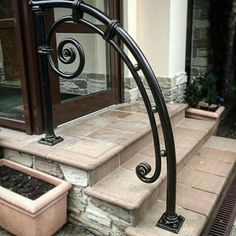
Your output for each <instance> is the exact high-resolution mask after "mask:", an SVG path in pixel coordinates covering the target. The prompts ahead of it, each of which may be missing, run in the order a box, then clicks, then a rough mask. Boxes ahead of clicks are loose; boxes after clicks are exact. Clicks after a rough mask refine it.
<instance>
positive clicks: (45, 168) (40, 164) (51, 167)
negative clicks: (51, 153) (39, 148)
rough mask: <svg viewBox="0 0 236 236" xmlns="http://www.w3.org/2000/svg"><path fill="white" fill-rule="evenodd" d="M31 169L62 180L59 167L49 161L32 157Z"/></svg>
mask: <svg viewBox="0 0 236 236" xmlns="http://www.w3.org/2000/svg"><path fill="white" fill-rule="evenodd" d="M33 167H34V169H36V170H39V171H42V172H44V173H47V174H49V175H53V176H56V177H58V178H61V179H63V178H64V176H63V173H62V171H61V169H60V166H59V165H58V163H56V162H53V161H49V160H46V159H43V158H40V157H34V163H33Z"/></svg>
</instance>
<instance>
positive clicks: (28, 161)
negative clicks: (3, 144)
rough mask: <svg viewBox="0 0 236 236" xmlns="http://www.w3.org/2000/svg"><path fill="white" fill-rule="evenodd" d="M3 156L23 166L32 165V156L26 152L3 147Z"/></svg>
mask: <svg viewBox="0 0 236 236" xmlns="http://www.w3.org/2000/svg"><path fill="white" fill-rule="evenodd" d="M3 157H4V158H6V159H9V160H11V161H14V162H17V163H19V164H21V165H24V166H28V167H32V166H33V157H32V156H31V155H28V154H26V153H22V152H18V151H15V150H11V149H4V150H3Z"/></svg>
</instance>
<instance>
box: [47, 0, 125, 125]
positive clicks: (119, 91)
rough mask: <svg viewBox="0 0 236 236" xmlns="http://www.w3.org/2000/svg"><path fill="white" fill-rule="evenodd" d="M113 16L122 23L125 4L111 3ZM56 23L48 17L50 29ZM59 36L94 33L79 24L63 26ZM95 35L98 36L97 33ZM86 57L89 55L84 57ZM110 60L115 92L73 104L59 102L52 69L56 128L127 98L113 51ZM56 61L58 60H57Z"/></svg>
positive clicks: (112, 50)
mask: <svg viewBox="0 0 236 236" xmlns="http://www.w3.org/2000/svg"><path fill="white" fill-rule="evenodd" d="M109 3H110V9H109V10H110V14H111V17H112V18H116V19H118V20H119V21H123V15H122V12H123V10H122V9H123V8H121V7H123V0H120V1H116V0H110V1H109ZM53 21H54V14H53V12H51V13H50V15H48V17H47V25H52V23H53ZM99 27H100V28H102V29H105V26H103V25H99ZM56 32H57V33H85V34H86V33H95V32H94V31H92V30H91V29H89V28H88V27H86V26H85V25H83V24H80V23H64V24H63V25H61V26H60V27H58V29H57V31H56ZM95 34H96V33H95ZM53 47H54V48H56V41H55V39H54V42H53ZM85 56H86V55H85ZM109 58H111V65H110V67H111V77H112V89H111V90H105V91H101V92H98V93H95V94H91V95H87V96H83V97H81V98H75V99H74V100H71V101H65V102H62V103H61V99H60V87H59V77H58V76H57V75H56V74H55V73H54V72H52V71H51V70H50V69H49V71H50V72H49V73H50V77H51V78H52V79H51V80H50V83H51V94H52V104H53V112H54V123H55V125H56V126H57V125H59V124H62V123H64V122H67V121H69V120H73V119H75V118H78V117H81V116H84V115H86V114H89V113H91V112H94V111H97V110H100V109H102V108H105V107H107V106H110V105H113V104H117V103H121V102H122V101H123V97H124V89H123V84H124V83H122V81H121V79H122V77H123V75H122V71H123V69H121V67H122V63H121V59H120V57H119V56H118V55H117V53H116V52H115V51H114V49H112V48H111V50H110V57H109ZM54 61H56V59H55V58H54Z"/></svg>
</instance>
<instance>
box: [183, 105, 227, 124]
mask: <svg viewBox="0 0 236 236" xmlns="http://www.w3.org/2000/svg"><path fill="white" fill-rule="evenodd" d="M224 110H225V107H224V106H219V107H218V108H217V110H216V111H214V112H213V111H206V110H201V109H197V108H191V107H189V108H187V109H186V117H188V118H194V119H198V120H217V121H219V119H220V117H221V115H222V113H223V111H224Z"/></svg>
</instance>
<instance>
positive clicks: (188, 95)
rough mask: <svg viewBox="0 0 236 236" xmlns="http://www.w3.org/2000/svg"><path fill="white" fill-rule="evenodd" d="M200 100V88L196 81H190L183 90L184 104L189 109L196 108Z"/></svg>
mask: <svg viewBox="0 0 236 236" xmlns="http://www.w3.org/2000/svg"><path fill="white" fill-rule="evenodd" d="M201 100H202V93H201V86H200V84H199V81H198V80H197V79H195V80H192V81H190V83H189V84H188V85H187V87H186V89H185V102H186V103H188V105H189V106H190V107H197V105H198V103H199V102H200V101H201Z"/></svg>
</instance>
